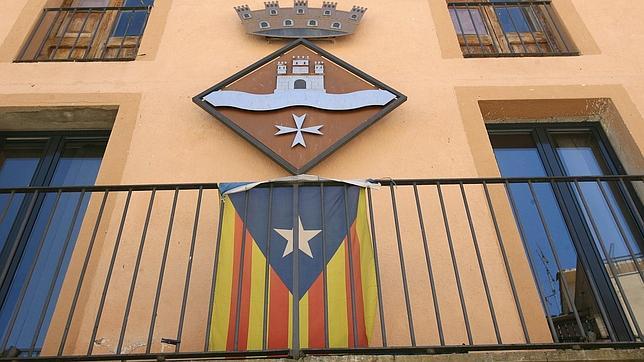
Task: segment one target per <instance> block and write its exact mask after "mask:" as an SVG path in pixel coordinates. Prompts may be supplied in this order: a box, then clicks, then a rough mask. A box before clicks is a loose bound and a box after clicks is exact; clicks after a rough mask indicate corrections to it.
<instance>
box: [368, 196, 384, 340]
mask: <svg viewBox="0 0 644 362" xmlns="http://www.w3.org/2000/svg"><path fill="white" fill-rule="evenodd" d="M367 199H368V200H369V221H370V222H371V238H372V243H373V260H374V266H375V268H376V286H377V290H378V315H379V318H380V334H381V335H382V346H383V347H387V328H386V326H385V312H384V310H383V308H384V306H383V305H382V284H381V283H380V266H379V263H378V242H377V240H376V224H375V218H374V215H373V204H372V201H371V188H367Z"/></svg>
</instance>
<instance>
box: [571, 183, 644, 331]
mask: <svg viewBox="0 0 644 362" xmlns="http://www.w3.org/2000/svg"><path fill="white" fill-rule="evenodd" d="M573 183H574V184H575V189H576V190H577V193H578V194H579V198H580V199H581V203H582V205H583V206H584V209H585V210H586V212H587V213H588V219H590V225H591V226H592V228H593V231H595V235H597V241H599V243H598V244H599V246H600V247H601V250H602V251H603V252H604V256H605V257H606V261H607V262H608V268H609V269H610V271H611V273H613V276H614V277H615V284H617V289H618V290H619V293H620V294H621V295H622V299H623V302H624V305H625V306H626V310H627V311H628V315H629V316H630V317H631V323H633V326H634V327H635V330H636V331H637V335H638V337H640V339H642V337H643V335H642V330H641V329H640V326H639V323H637V316H636V315H635V314H634V313H633V309H632V308H631V303H630V302H629V301H628V296H627V295H626V292H625V291H624V287H623V286H622V282H621V281H620V279H619V271H618V270H617V268H616V267H615V264H614V261H613V260H612V258H611V256H610V254H609V252H608V249H607V248H606V244H605V243H604V239H603V238H602V236H601V234H600V233H599V227H597V223H596V222H595V218H594V216H593V214H592V211H591V210H590V207H589V206H588V202H587V200H586V196H584V194H583V192H582V190H581V187H580V186H579V182H578V181H577V180H575V181H574V182H573Z"/></svg>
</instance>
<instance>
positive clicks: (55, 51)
mask: <svg viewBox="0 0 644 362" xmlns="http://www.w3.org/2000/svg"><path fill="white" fill-rule="evenodd" d="M151 10H152V6H121V7H62V8H45V9H43V12H42V15H41V16H40V19H39V20H38V21H37V23H36V26H35V27H34V29H33V31H32V32H31V34H30V35H29V36H28V38H27V41H26V43H25V45H24V46H23V48H22V50H21V51H20V53H19V55H18V57H17V58H16V62H57V61H129V60H135V59H136V57H137V54H138V50H139V46H140V45H141V39H142V37H143V33H144V31H145V27H146V25H147V22H148V18H149V16H150V12H151Z"/></svg>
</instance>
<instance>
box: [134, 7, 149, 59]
mask: <svg viewBox="0 0 644 362" xmlns="http://www.w3.org/2000/svg"><path fill="white" fill-rule="evenodd" d="M151 10H152V7H151V6H148V9H147V10H146V12H145V19H144V20H143V25H142V26H141V33H140V34H139V35H138V37H137V39H136V46H135V48H134V57H133V59H136V57H137V56H138V55H139V47H141V41H142V40H143V33H144V32H145V28H146V27H147V26H148V20H149V19H150V11H151Z"/></svg>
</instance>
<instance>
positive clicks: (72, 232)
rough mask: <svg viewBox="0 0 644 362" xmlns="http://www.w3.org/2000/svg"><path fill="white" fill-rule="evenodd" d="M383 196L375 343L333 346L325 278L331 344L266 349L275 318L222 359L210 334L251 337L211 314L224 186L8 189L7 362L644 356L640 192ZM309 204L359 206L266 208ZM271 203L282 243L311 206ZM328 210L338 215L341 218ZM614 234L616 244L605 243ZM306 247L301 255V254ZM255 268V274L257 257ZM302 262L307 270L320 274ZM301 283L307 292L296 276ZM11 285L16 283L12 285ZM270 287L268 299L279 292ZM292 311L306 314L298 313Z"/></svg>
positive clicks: (393, 186) (476, 187) (499, 187)
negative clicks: (524, 353) (286, 216)
mask: <svg viewBox="0 0 644 362" xmlns="http://www.w3.org/2000/svg"><path fill="white" fill-rule="evenodd" d="M373 182H377V183H380V184H381V187H379V188H370V189H367V190H366V191H365V193H364V196H365V199H364V205H365V215H366V220H367V224H366V225H367V227H366V229H368V231H367V232H368V234H369V235H370V236H369V238H368V239H367V240H369V243H370V245H371V247H372V248H373V249H372V250H373V262H374V268H375V270H373V271H374V277H375V279H374V286H375V288H376V289H375V290H376V292H377V293H375V294H374V297H373V300H370V301H368V302H369V303H373V304H371V306H372V307H374V308H375V309H374V311H375V312H374V313H373V318H374V320H373V330H369V331H367V334H369V341H368V343H367V344H364V343H362V342H360V341H358V340H357V334H356V333H353V335H352V337H351V334H349V337H348V338H349V340H348V341H346V345H344V346H342V345H337V343H335V342H334V341H333V338H334V334H335V333H336V332H337V329H333V328H335V327H333V328H332V327H331V321H330V319H331V317H329V315H330V314H329V313H330V312H329V309H328V308H331V306H332V305H334V304H331V303H330V302H329V303H327V302H328V301H330V300H331V299H328V298H330V297H329V296H328V294H327V293H331V292H332V291H333V290H335V289H334V288H336V286H334V284H333V283H334V282H333V281H332V278H331V275H330V274H329V273H330V271H328V270H327V265H326V264H325V265H324V266H323V270H322V275H323V276H324V278H323V279H322V280H323V284H324V289H323V290H324V296H325V298H324V303H323V307H320V308H323V309H324V310H323V311H322V310H320V313H319V315H320V318H322V319H324V323H323V326H324V333H323V334H324V336H320V337H319V338H318V342H316V343H317V344H316V343H313V342H310V340H311V339H310V336H309V342H304V341H303V340H302V339H300V334H301V333H302V330H301V328H302V325H301V322H300V323H298V322H297V318H292V320H291V325H290V326H289V327H288V328H290V333H289V336H290V338H291V340H289V342H288V343H285V344H284V345H274V344H271V343H269V339H270V338H271V337H269V335H270V333H269V334H267V332H266V318H267V308H263V312H262V311H261V309H262V308H260V309H259V312H258V311H257V310H256V311H255V312H257V313H259V314H257V315H255V316H259V317H258V319H257V321H258V322H257V324H256V325H252V324H251V325H250V326H247V328H246V329H245V332H242V331H243V330H244V328H242V327H239V326H236V328H233V329H230V331H234V332H230V333H233V334H229V336H228V337H230V338H234V343H229V344H228V345H227V347H226V348H223V349H224V350H213V349H214V347H213V345H214V344H215V340H216V339H217V338H222V337H221V336H219V335H217V334H212V333H211V332H212V330H213V328H214V327H213V323H214V322H215V321H217V320H218V318H225V319H227V318H229V317H230V316H232V315H234V316H235V318H236V320H235V321H233V322H234V323H237V324H238V325H239V318H240V317H239V316H240V313H241V312H240V309H239V308H240V305H241V303H239V302H237V303H235V304H234V305H231V307H230V308H231V312H230V313H226V315H222V312H221V307H219V308H217V307H213V300H214V291H215V289H216V288H217V286H216V282H217V280H218V279H217V273H218V272H217V270H218V269H217V266H218V265H219V264H220V263H221V261H218V258H219V257H220V255H221V253H223V251H222V249H221V248H222V245H221V243H222V221H223V219H224V215H223V214H224V212H223V207H222V205H223V201H222V199H221V198H220V193H219V188H218V185H217V184H173V185H116V186H74V187H27V188H13V189H0V232H1V233H0V236H2V237H4V238H5V240H4V243H3V244H2V245H4V247H5V249H6V250H9V255H8V257H9V259H8V260H12V259H13V260H18V259H21V260H22V261H21V262H20V263H17V264H18V265H15V266H14V265H13V264H16V263H6V264H4V265H3V266H2V269H1V270H0V272H2V274H1V275H0V277H1V278H2V279H0V281H3V283H2V285H4V286H6V285H8V284H9V285H10V286H9V287H8V289H5V288H4V287H3V289H2V290H1V291H2V293H3V294H1V295H0V296H2V297H3V304H2V309H0V317H1V318H2V320H3V321H4V323H5V325H4V326H3V327H2V329H1V330H0V343H1V345H0V350H2V351H4V352H3V358H0V360H14V359H16V358H36V357H38V358H42V359H48V358H52V357H57V358H60V359H63V360H64V359H67V360H107V359H115V358H116V359H122V360H127V359H137V360H140V359H156V358H160V357H163V358H166V359H173V358H201V357H203V358H206V357H213V358H214V357H253V356H255V357H257V356H273V357H278V356H291V357H299V356H302V355H305V354H309V355H314V354H356V353H358V354H396V353H407V354H409V353H420V354H422V353H459V352H468V351H492V350H499V351H502V350H522V349H526V350H527V349H530V350H536V349H552V348H554V349H556V348H639V347H644V345H643V344H642V342H641V341H642V334H641V332H640V328H639V325H638V322H639V323H641V322H642V321H641V320H638V319H637V318H638V317H637V316H638V313H641V311H642V308H644V306H642V305H639V304H638V303H639V302H635V300H636V299H638V298H639V297H640V296H641V294H640V293H641V291H642V289H641V288H642V286H643V285H644V284H642V283H644V273H643V272H642V269H643V267H644V259H643V258H642V254H641V252H640V250H641V249H640V248H641V247H642V241H643V240H642V235H641V230H643V229H644V223H643V219H642V213H641V210H640V208H641V204H640V201H639V198H638V197H637V196H636V195H637V193H638V192H641V191H642V186H643V185H642V184H643V183H644V176H601V177H555V178H552V177H550V178H521V179H519V178H479V179H471V178H470V179H405V180H402V179H401V180H374V181H373ZM298 187H299V188H305V187H309V188H315V189H316V190H319V191H316V192H319V194H320V198H321V199H322V200H325V199H324V196H322V195H324V194H325V193H330V192H331V191H332V190H333V188H337V187H344V195H345V197H346V195H347V191H346V190H347V185H345V184H341V183H337V182H300V183H296V184H294V183H270V184H265V185H260V186H258V189H257V190H264V191H266V189H268V190H269V195H276V193H277V192H278V191H277V190H280V189H281V190H283V189H285V188H286V189H287V190H297V188H298ZM562 187H564V188H568V189H569V190H570V191H571V192H572V193H575V194H576V195H578V200H579V207H580V209H581V212H582V213H583V215H585V216H586V217H587V220H588V225H589V228H590V229H591V230H594V232H593V235H595V236H596V237H597V240H596V242H597V245H598V248H599V249H600V250H601V253H602V255H603V259H602V260H603V263H604V264H605V267H606V270H607V271H606V275H608V278H610V280H611V283H613V284H614V286H615V289H614V290H615V293H616V295H617V296H618V300H619V304H620V305H621V308H622V309H623V310H624V314H625V318H626V319H627V320H628V322H627V323H629V324H630V326H631V328H632V336H631V337H630V338H626V339H625V338H624V337H620V336H619V335H618V334H617V333H616V332H614V330H613V328H611V325H612V324H611V323H612V321H611V320H610V316H609V315H608V314H607V312H606V308H607V307H606V305H605V301H604V300H602V299H601V298H598V295H599V294H598V291H597V290H596V288H595V285H594V283H593V281H592V280H589V279H588V278H586V277H585V274H584V267H583V266H582V264H583V263H579V264H578V261H577V257H576V256H575V255H574V253H572V252H571V251H570V250H566V249H565V248H562V247H560V245H563V244H565V243H566V242H568V241H567V236H565V234H566V233H565V231H564V229H561V228H560V227H559V225H558V224H557V221H556V220H555V219H553V215H555V214H556V210H555V204H556V202H555V203H553V200H554V199H553V197H555V199H556V197H558V196H556V195H558V192H557V191H556V190H557V189H560V188H562ZM257 192H259V191H257ZM553 195H555V196H553ZM249 197H250V198H253V197H255V196H254V194H252V193H251V194H250V196H247V197H246V201H245V204H246V205H249ZM269 200H273V201H274V202H273V206H270V205H271V201H269V203H268V205H269V206H268V209H267V211H266V212H267V213H268V218H267V220H268V221H267V222H268V225H267V229H268V230H271V228H276V227H277V226H276V225H274V224H272V221H271V220H274V219H273V216H274V215H277V214H278V213H279V208H284V207H286V208H288V207H291V206H292V205H294V204H297V202H292V203H290V204H288V203H287V204H277V201H275V200H276V199H274V196H270V199H269ZM346 202H347V201H346V199H345V207H346ZM251 203H252V202H251ZM321 205H322V206H321V208H322V211H321V213H322V215H325V214H324V211H323V210H324V209H325V207H330V204H328V203H326V201H324V202H323V203H322V204H321ZM601 205H604V206H603V207H602V206H601ZM245 210H252V209H245ZM346 210H348V208H347V209H346ZM533 215H536V217H533ZM239 217H240V218H242V219H243V221H248V219H249V218H251V217H253V216H251V215H250V213H247V212H243V213H242V214H241V215H239ZM526 218H528V219H529V220H526ZM262 220H264V219H262ZM324 220H325V218H324V216H323V217H322V224H321V225H322V226H321V229H322V230H327V232H330V231H331V230H332V229H334V228H336V229H337V228H342V227H344V228H347V226H346V225H349V224H350V222H348V219H347V223H346V224H343V225H329V222H330V221H329V220H330V219H329V218H328V219H326V220H327V221H324ZM611 220H612V221H611ZM273 222H274V221H273ZM610 222H614V226H611V228H613V229H614V230H613V229H611V233H609V234H607V233H606V231H605V230H607V229H606V226H605V225H608V224H610ZM300 223H301V222H300ZM606 223H608V224H606ZM247 224H248V225H250V221H248V223H244V225H247ZM610 225H613V224H610ZM247 227H248V228H250V226H244V229H243V235H246V231H247V229H246V228H247ZM537 227H538V228H539V230H541V231H537ZM305 229H307V228H306V227H305ZM264 230H266V229H264ZM347 230H348V229H347ZM251 231H252V230H251ZM269 233H270V232H269ZM296 234H297V233H296ZM346 234H347V235H349V234H350V233H346ZM248 235H250V234H248ZM323 235H324V231H323ZM328 235H329V234H327V238H328ZM351 235H353V234H351ZM541 235H542V236H541ZM607 236H609V237H607ZM617 236H620V237H622V238H623V242H624V243H625V244H624V245H622V244H620V242H619V241H618V240H617V239H614V238H616V237H617ZM347 237H348V238H349V244H350V243H351V241H350V238H351V237H349V236H347ZM535 237H537V239H539V240H538V241H539V243H538V245H537V244H535ZM249 238H250V236H249V237H248V238H246V236H244V239H242V240H244V241H242V243H250V242H251V241H250V239H249ZM607 239H610V240H607ZM295 240H298V237H295ZM322 240H327V239H324V236H323V239H322ZM322 242H323V243H324V242H325V241H322ZM326 242H327V243H328V240H327V241H326ZM618 244H620V245H621V246H618ZM248 245H250V244H248ZM297 245H298V241H295V246H294V250H298V246H297ZM323 245H324V244H323ZM535 245H536V246H537V247H535ZM327 246H328V244H327ZM323 248H324V246H323ZM247 249H248V250H251V246H247ZM323 250H324V249H323ZM350 250H351V249H349V254H351V252H350ZM536 252H538V255H536V254H534V253H536ZM241 253H242V254H241V255H242V257H241V258H242V259H243V255H244V254H243V253H244V251H243V246H242V251H241ZM285 253H286V250H285ZM280 254H281V252H280ZM300 254H301V253H300ZM293 255H294V256H293V258H295V259H294V260H297V258H305V257H306V256H305V255H304V254H302V255H301V256H297V255H299V254H298V253H294V254H293ZM3 257H7V255H3ZM269 260H270V258H269ZM347 260H351V258H348V259H347ZM326 262H328V260H327V261H326ZM293 263H294V264H297V263H295V261H294V262H293ZM68 264H69V268H68V267H67V265H68ZM266 265H268V264H266ZM355 268H359V267H358V266H356V265H353V269H355ZM220 270H221V269H220ZM253 270H254V269H253ZM295 270H297V269H294V272H293V273H294V274H293V276H294V277H295V275H299V272H296V271H295ZM365 270H366V269H364V267H363V269H362V271H363V273H364V272H365ZM248 273H254V271H251V269H241V270H240V271H238V272H237V274H235V277H236V278H238V279H235V280H234V281H233V284H237V283H238V282H239V285H240V286H241V285H242V284H243V283H245V280H246V279H245V276H246V275H248ZM262 273H263V272H262ZM348 275H349V276H348V279H347V280H349V281H351V283H349V282H347V285H351V286H352V287H353V286H354V282H355V280H354V279H353V278H354V277H353V275H355V274H353V273H350V274H348ZM12 278H13V280H15V281H17V282H16V283H13V284H12V283H11V282H8V281H10V280H12ZM63 280H64V281H63ZM262 280H264V279H262ZM258 285H261V287H260V289H261V288H264V289H262V290H264V293H267V291H266V289H267V288H269V287H270V286H269V285H268V283H266V284H264V283H263V282H262V283H260V284H258ZM220 288H221V286H220ZM343 288H344V287H343ZM351 291H352V293H353V289H352V290H351ZM347 293H348V291H347ZM240 294H241V293H240ZM347 295H348V294H347ZM293 299H296V298H293ZM263 300H266V299H263ZM346 300H351V302H347V303H348V304H350V305H347V306H346V307H347V309H346V310H347V311H350V310H353V313H354V314H353V315H355V311H356V308H358V307H359V306H356V305H355V303H356V298H354V297H353V294H352V297H351V298H349V297H347V299H346ZM334 303H337V301H336V302H334ZM295 304H297V305H298V307H295ZM54 306H55V310H54ZM292 307H293V308H292V310H298V308H299V303H296V302H293V306H292ZM362 307H363V308H364V306H362ZM235 308H237V310H235ZM255 312H252V313H255ZM347 313H349V312H347ZM298 315H299V314H298ZM248 318H250V317H248ZM262 319H263V320H264V322H263V326H264V327H263V328H264V333H260V332H261V329H262V327H261V326H262V322H261V321H262ZM355 320H356V319H355V318H354V319H353V323H354V326H353V328H354V332H355V330H356V328H357V327H356V326H355V323H356V322H355ZM231 323H232V322H231ZM350 324H351V322H349V327H351V326H350ZM253 326H255V327H253ZM253 328H259V330H257V329H255V330H253ZM249 331H250V332H249ZM242 333H249V334H250V333H254V334H255V335H257V336H259V337H258V338H260V340H261V341H260V342H259V344H257V345H254V346H251V344H250V342H243V341H246V340H247V336H242V335H241V334H242ZM224 338H226V337H225V336H224ZM352 338H353V340H352ZM245 343H248V345H246V344H245ZM251 347H252V348H251Z"/></svg>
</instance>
